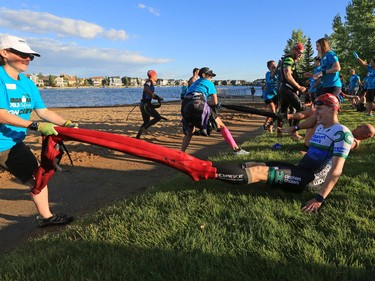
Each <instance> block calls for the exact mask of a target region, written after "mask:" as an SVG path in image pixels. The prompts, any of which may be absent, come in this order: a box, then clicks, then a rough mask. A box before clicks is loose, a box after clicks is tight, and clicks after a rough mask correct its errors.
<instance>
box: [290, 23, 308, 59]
mask: <svg viewBox="0 0 375 281" xmlns="http://www.w3.org/2000/svg"><path fill="white" fill-rule="evenodd" d="M306 41H307V39H306V35H304V34H303V31H302V30H301V29H298V30H294V29H293V30H292V36H291V38H290V39H288V40H287V42H286V46H285V48H284V54H285V55H288V54H290V52H291V51H292V48H293V45H294V44H295V43H296V42H301V43H302V44H304V45H305V43H306Z"/></svg>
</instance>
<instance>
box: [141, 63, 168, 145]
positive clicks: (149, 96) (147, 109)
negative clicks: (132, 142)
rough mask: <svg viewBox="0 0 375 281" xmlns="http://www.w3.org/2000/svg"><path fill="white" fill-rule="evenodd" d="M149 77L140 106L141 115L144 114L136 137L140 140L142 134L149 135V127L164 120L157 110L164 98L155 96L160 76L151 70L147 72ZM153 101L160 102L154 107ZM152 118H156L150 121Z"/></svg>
mask: <svg viewBox="0 0 375 281" xmlns="http://www.w3.org/2000/svg"><path fill="white" fill-rule="evenodd" d="M147 76H148V79H147V81H146V82H145V84H144V87H143V94H142V100H141V104H140V106H139V108H140V110H141V113H142V119H143V124H142V126H141V128H140V129H139V131H138V134H137V136H136V138H137V139H139V138H140V137H141V135H142V134H144V133H147V129H148V128H149V127H151V126H152V125H155V124H156V123H158V122H159V121H160V120H161V119H162V117H161V115H160V114H159V112H158V111H157V110H156V109H155V108H157V107H160V102H161V101H162V100H163V98H161V97H159V96H158V95H157V94H155V86H154V85H155V83H156V81H157V80H158V75H157V73H156V71H155V70H149V71H148V72H147ZM153 99H155V100H157V101H158V102H159V103H158V105H153V104H152V103H151V101H152V100H153ZM151 117H154V119H152V120H150V119H151Z"/></svg>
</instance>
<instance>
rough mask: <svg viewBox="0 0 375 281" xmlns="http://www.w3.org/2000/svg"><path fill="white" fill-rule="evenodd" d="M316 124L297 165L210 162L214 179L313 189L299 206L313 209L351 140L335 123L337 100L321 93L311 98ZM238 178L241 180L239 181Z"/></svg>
mask: <svg viewBox="0 0 375 281" xmlns="http://www.w3.org/2000/svg"><path fill="white" fill-rule="evenodd" d="M315 108H316V109H315V115H316V116H317V122H318V126H317V127H316V130H315V133H314V135H313V136H312V138H311V140H310V146H309V149H308V151H307V153H306V154H305V155H304V156H303V158H302V160H301V161H300V162H299V163H298V164H297V165H294V164H291V163H288V162H279V161H274V162H247V163H245V164H239V165H237V164H235V165H233V164H228V163H217V164H215V163H214V164H213V166H214V167H217V174H218V179H219V180H223V181H228V182H232V183H235V182H237V183H245V184H252V183H256V182H267V184H269V185H271V186H274V187H279V188H281V189H284V190H290V191H294V192H302V191H304V190H311V191H316V192H317V193H316V195H315V196H314V198H312V199H311V200H309V201H308V202H307V203H305V204H304V206H303V207H302V211H304V212H316V211H318V210H319V208H320V207H321V206H322V204H323V202H324V201H325V200H326V199H327V197H328V195H329V194H330V193H331V191H332V189H333V188H334V186H335V185H336V183H337V181H338V180H339V178H340V176H341V174H342V171H343V167H344V164H345V160H346V158H347V157H348V155H349V152H350V149H351V145H352V142H353V135H352V133H351V132H350V130H349V129H348V128H347V127H346V126H344V125H342V124H340V123H339V120H338V111H339V108H340V103H339V100H338V99H337V97H336V96H334V95H332V94H329V93H327V94H323V95H321V96H320V97H318V98H317V100H316V101H315ZM238 179H241V181H239V180H238Z"/></svg>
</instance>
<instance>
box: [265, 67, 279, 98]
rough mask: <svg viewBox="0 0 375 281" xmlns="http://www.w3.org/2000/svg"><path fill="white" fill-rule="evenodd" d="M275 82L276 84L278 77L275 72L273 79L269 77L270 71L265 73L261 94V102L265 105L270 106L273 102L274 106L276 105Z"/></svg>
mask: <svg viewBox="0 0 375 281" xmlns="http://www.w3.org/2000/svg"><path fill="white" fill-rule="evenodd" d="M277 82H278V75H277V72H276V73H275V76H274V77H271V71H268V72H267V73H266V88H265V89H264V92H263V101H264V102H265V103H266V104H270V103H271V102H273V103H274V104H275V105H277V104H278V98H277V91H276V89H277Z"/></svg>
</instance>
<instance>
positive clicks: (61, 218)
mask: <svg viewBox="0 0 375 281" xmlns="http://www.w3.org/2000/svg"><path fill="white" fill-rule="evenodd" d="M37 219H38V224H39V227H46V226H52V225H64V224H68V223H71V222H72V221H73V217H68V216H67V215H65V214H54V215H53V216H52V217H50V218H48V219H43V218H41V217H39V216H38V217H37Z"/></svg>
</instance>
